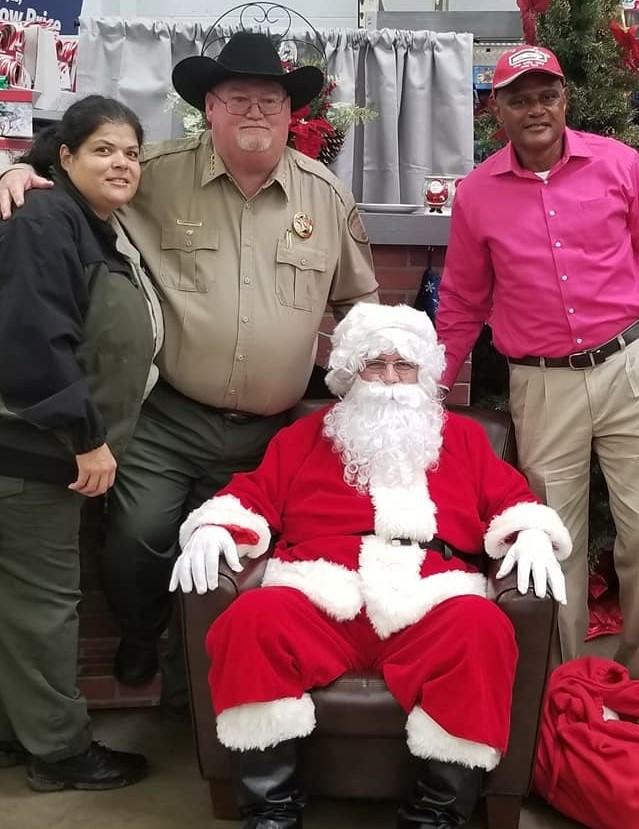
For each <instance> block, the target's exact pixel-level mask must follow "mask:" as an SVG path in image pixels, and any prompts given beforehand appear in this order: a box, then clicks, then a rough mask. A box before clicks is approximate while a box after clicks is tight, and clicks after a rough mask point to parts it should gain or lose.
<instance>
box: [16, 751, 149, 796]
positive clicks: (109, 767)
mask: <svg viewBox="0 0 639 829" xmlns="http://www.w3.org/2000/svg"><path fill="white" fill-rule="evenodd" d="M147 771H148V767H147V762H146V757H145V756H144V755H143V754H132V753H131V752H128V751H114V750H113V749H112V748H107V747H106V746H103V745H101V744H100V743H97V742H93V743H91V745H90V746H89V748H87V750H86V751H83V752H82V754H77V755H76V756H75V757H69V758H67V759H66V760H59V761H58V762H57V763H48V762H46V761H45V760H41V759H39V758H38V757H32V758H31V762H30V763H29V770H28V772H27V783H28V784H29V786H30V787H31V788H32V789H33V791H34V792H58V791H61V790H62V789H90V790H101V789H119V788H121V787H122V786H129V785H131V783H137V782H138V780H142V778H143V777H146V775H147Z"/></svg>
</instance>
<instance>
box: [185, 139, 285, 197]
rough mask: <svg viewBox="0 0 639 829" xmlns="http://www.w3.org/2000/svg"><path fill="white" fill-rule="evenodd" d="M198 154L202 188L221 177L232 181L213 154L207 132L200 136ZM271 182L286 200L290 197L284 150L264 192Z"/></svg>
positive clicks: (219, 159)
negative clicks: (274, 183) (201, 162)
mask: <svg viewBox="0 0 639 829" xmlns="http://www.w3.org/2000/svg"><path fill="white" fill-rule="evenodd" d="M200 153H201V156H202V161H203V164H202V187H204V186H205V185H207V184H208V183H209V182H211V181H215V179H218V178H220V177H221V176H226V177H227V178H228V179H230V180H231V181H232V180H233V176H232V175H231V174H230V173H229V172H228V170H227V169H226V165H225V164H224V161H223V160H222V156H221V155H220V154H219V153H216V152H215V147H214V146H213V143H212V141H211V133H210V132H209V131H208V130H207V131H206V133H205V135H203V136H202V140H201V143H200ZM273 182H277V184H279V186H280V187H281V188H282V191H283V193H284V195H285V196H286V198H287V199H288V198H289V197H290V175H289V171H288V160H287V152H286V150H285V151H284V152H283V153H282V157H281V158H280V160H279V161H278V163H277V166H276V167H275V169H274V170H273V172H272V173H271V175H270V176H269V177H268V179H267V180H266V182H265V183H264V186H263V187H262V190H266V188H267V187H270V186H271V184H273Z"/></svg>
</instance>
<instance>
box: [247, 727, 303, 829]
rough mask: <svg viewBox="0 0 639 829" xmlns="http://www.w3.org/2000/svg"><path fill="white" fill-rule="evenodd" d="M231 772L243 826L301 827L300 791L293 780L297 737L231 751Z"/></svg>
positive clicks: (269, 828) (251, 828)
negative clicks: (269, 744)
mask: <svg viewBox="0 0 639 829" xmlns="http://www.w3.org/2000/svg"><path fill="white" fill-rule="evenodd" d="M231 775H232V778H233V784H234V787H235V793H236V795H237V803H238V806H239V807H240V814H241V815H242V817H243V818H244V820H245V821H246V822H245V824H244V829H301V826H302V809H303V808H304V795H303V793H302V790H301V788H300V786H299V784H298V782H297V741H296V740H284V741H283V742H281V743H278V745H276V746H272V747H271V748H265V749H263V750H260V749H250V750H249V751H232V752H231Z"/></svg>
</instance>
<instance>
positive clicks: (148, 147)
mask: <svg viewBox="0 0 639 829" xmlns="http://www.w3.org/2000/svg"><path fill="white" fill-rule="evenodd" d="M201 140H202V135H195V136H191V137H189V138H173V139H171V140H170V141H157V142H155V143H153V144H145V145H144V147H143V148H142V163H143V164H144V163H145V162H146V161H151V160H152V159H154V158H159V157H160V156H163V155H172V154H173V153H183V152H186V151H187V150H195V149H197V148H198V147H199V146H200V142H201Z"/></svg>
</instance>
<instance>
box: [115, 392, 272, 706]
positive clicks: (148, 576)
mask: <svg viewBox="0 0 639 829" xmlns="http://www.w3.org/2000/svg"><path fill="white" fill-rule="evenodd" d="M288 421H289V414H288V412H283V413H282V414H279V415H274V416H272V417H264V418H256V419H254V420H249V421H248V422H246V423H237V422H233V421H232V420H229V419H227V418H225V417H224V416H223V415H222V414H221V413H219V412H217V411H216V410H215V409H211V407H209V406H205V405H203V404H200V403H197V402H196V401H194V400H192V399H190V398H188V397H185V396H184V395H182V394H180V393H179V392H177V391H175V389H173V388H171V386H169V385H167V384H166V383H159V384H158V385H157V386H156V387H155V389H154V390H153V392H152V393H151V395H150V396H149V398H148V400H147V401H146V403H145V404H144V406H143V408H142V413H141V415H140V419H139V421H138V425H137V427H136V431H135V433H134V436H133V438H132V440H131V442H130V443H129V445H128V447H127V449H126V452H125V454H124V457H123V458H122V461H121V463H120V465H119V467H118V474H117V478H116V482H115V486H114V488H113V489H112V490H111V492H110V493H109V497H108V509H107V525H106V540H105V545H104V547H103V548H102V552H101V571H102V580H103V586H104V589H105V592H106V594H107V598H108V600H109V604H110V606H111V609H112V610H113V612H114V615H115V616H116V618H117V620H118V622H119V624H120V628H121V631H122V635H123V636H124V637H128V638H131V639H136V640H145V641H155V640H157V639H158V637H159V636H160V635H161V633H162V632H163V630H164V629H165V627H166V626H167V623H168V621H169V618H170V616H171V610H172V597H171V596H170V595H169V593H168V584H169V577H170V574H171V569H172V566H173V562H174V561H175V558H176V556H177V555H178V553H179V549H178V531H179V528H180V524H181V523H182V522H183V521H184V519H185V517H186V515H187V514H188V513H189V512H190V511H191V510H192V509H195V508H196V507H199V506H200V504H202V503H203V502H204V501H205V500H207V499H208V498H211V497H212V496H213V495H214V494H215V493H216V492H217V490H219V489H220V488H221V487H223V486H224V485H225V484H226V483H228V481H229V479H230V478H231V475H232V474H233V473H234V472H242V471H248V470H251V469H254V468H255V467H256V466H257V465H258V464H259V462H260V460H261V459H262V455H263V454H264V451H265V449H266V446H267V444H268V442H269V440H270V439H271V437H272V436H273V435H274V434H275V433H276V432H277V431H278V430H279V429H280V428H281V427H282V426H285V425H286V424H287V423H288ZM170 634H171V631H170ZM169 639H170V642H169V655H168V656H169V659H172V657H173V655H175V657H176V659H177V661H178V662H179V659H180V653H177V654H174V647H173V645H172V643H171V639H172V637H171V635H170V636H169ZM177 648H178V650H179V649H180V648H181V645H180V644H179V641H178V643H177ZM178 671H179V668H178ZM168 674H169V672H168V671H164V683H163V698H166V691H167V684H168V683H167V679H169V676H168ZM176 680H177V682H178V685H180V686H181V688H180V691H179V694H180V695H182V693H183V690H182V689H185V685H184V680H183V678H182V679H181V680H180V679H179V678H176Z"/></svg>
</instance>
